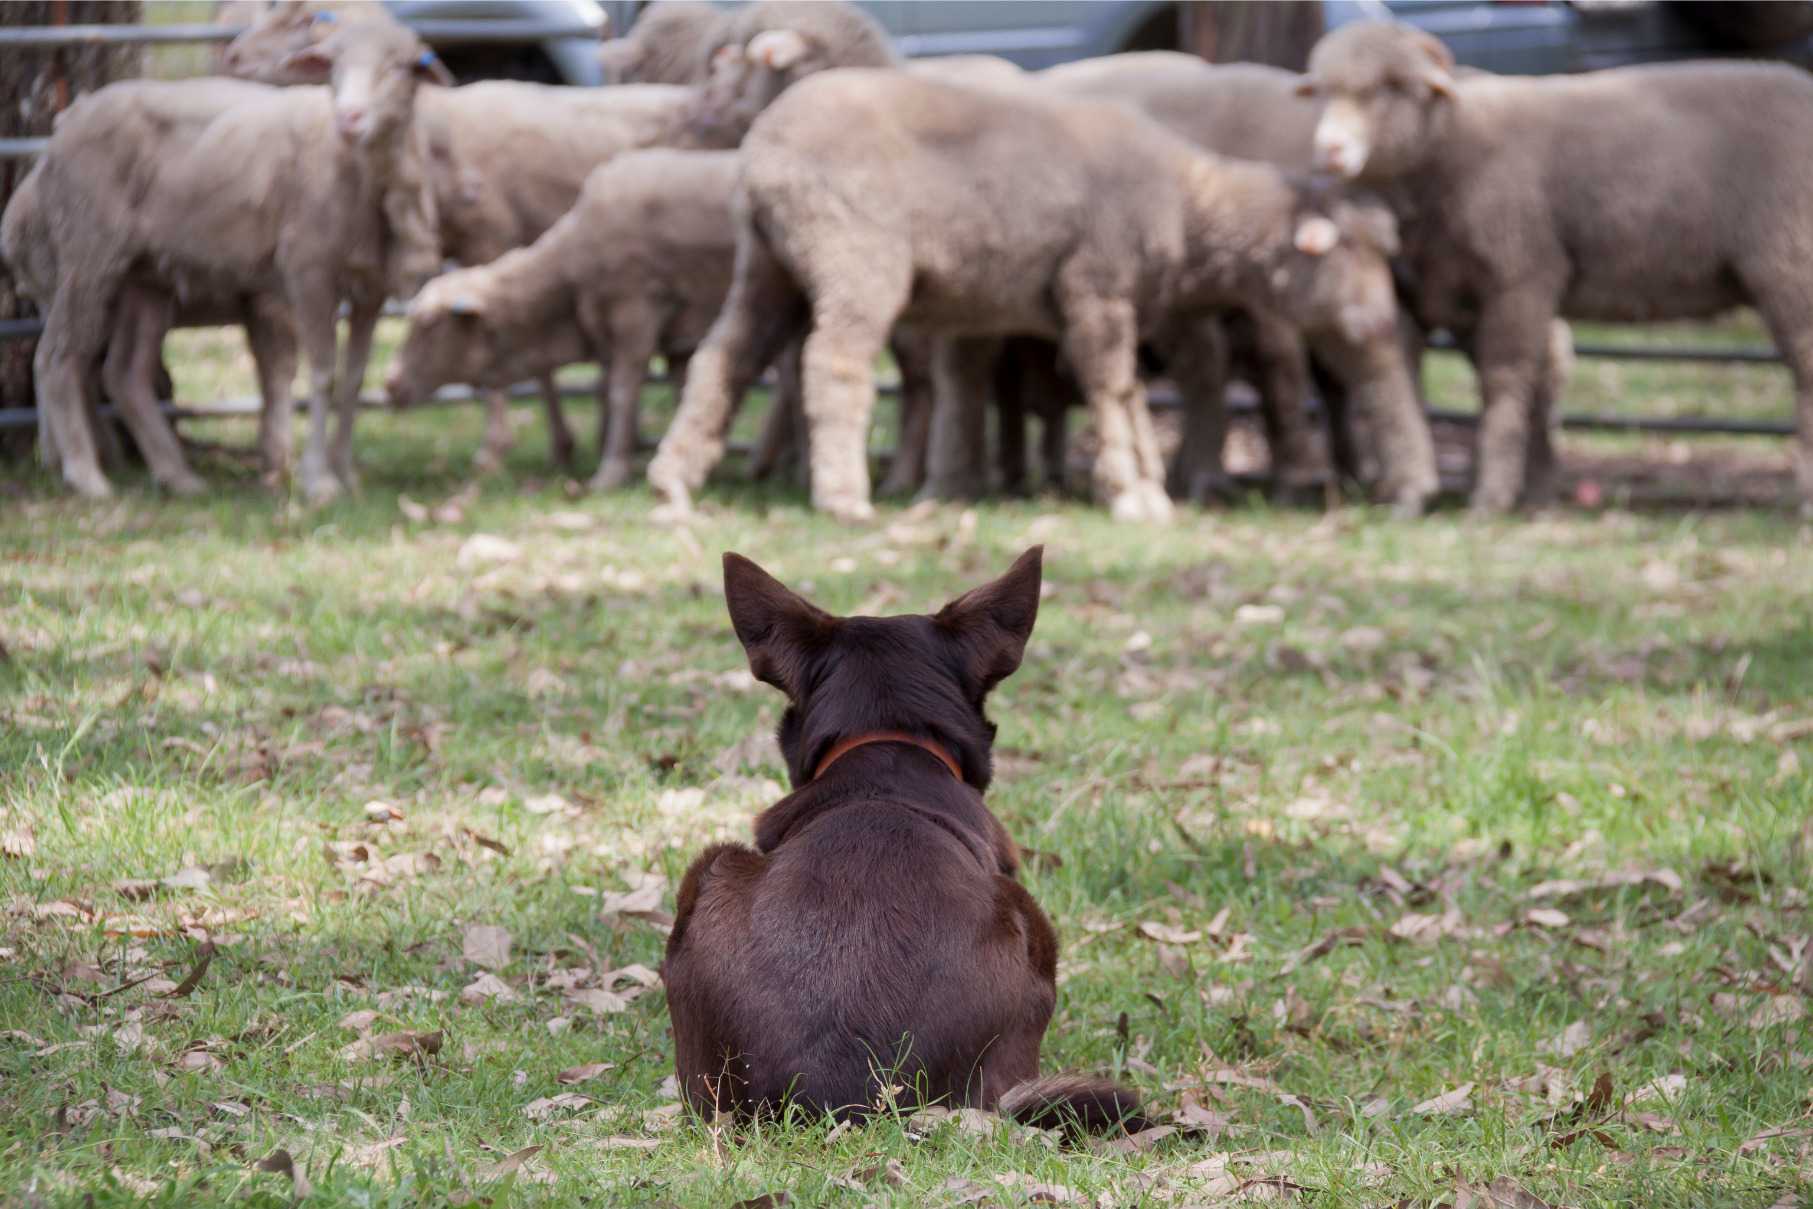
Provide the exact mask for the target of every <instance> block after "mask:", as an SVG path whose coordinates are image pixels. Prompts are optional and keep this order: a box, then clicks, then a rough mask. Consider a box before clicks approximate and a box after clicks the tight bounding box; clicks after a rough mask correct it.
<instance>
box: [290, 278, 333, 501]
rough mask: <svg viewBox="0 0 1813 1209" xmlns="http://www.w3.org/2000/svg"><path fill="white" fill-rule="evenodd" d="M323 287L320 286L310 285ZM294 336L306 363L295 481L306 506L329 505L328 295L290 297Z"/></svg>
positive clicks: (330, 397) (330, 364) (330, 351)
mask: <svg viewBox="0 0 1813 1209" xmlns="http://www.w3.org/2000/svg"><path fill="white" fill-rule="evenodd" d="M313 284H324V283H313ZM289 301H290V310H291V313H292V314H294V315H295V317H296V334H297V336H298V337H299V338H300V339H301V343H302V355H303V357H304V358H306V359H307V361H308V434H307V436H306V437H305V438H304V439H303V444H302V461H301V465H300V474H299V476H298V477H299V480H300V485H301V487H302V492H303V494H304V495H305V496H307V497H308V501H309V503H310V504H314V505H320V504H326V503H329V502H331V501H332V500H333V499H334V498H335V497H336V496H338V495H339V494H340V484H339V483H338V482H337V481H336V480H335V478H334V476H333V472H332V471H331V470H329V468H328V452H327V417H328V412H329V411H330V410H331V409H332V408H333V405H334V356H335V352H336V350H337V346H338V344H339V335H338V332H337V330H336V329H337V327H338V324H337V323H336V322H335V320H334V312H335V310H336V309H338V308H337V306H336V304H335V301H334V295H333V293H332V292H331V291H329V290H325V289H320V290H315V289H302V290H297V291H296V292H295V293H293V294H292V295H291V297H290V300H289Z"/></svg>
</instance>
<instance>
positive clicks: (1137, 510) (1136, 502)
mask: <svg viewBox="0 0 1813 1209" xmlns="http://www.w3.org/2000/svg"><path fill="white" fill-rule="evenodd" d="M1108 513H1109V515H1111V516H1112V517H1114V519H1115V520H1117V521H1150V522H1152V523H1154V524H1160V525H1162V524H1165V523H1166V522H1168V521H1169V520H1170V519H1171V517H1172V514H1173V508H1172V506H1171V497H1170V496H1168V495H1166V494H1165V489H1164V487H1163V486H1162V485H1160V484H1158V483H1154V482H1140V483H1135V484H1134V485H1133V486H1132V487H1129V488H1128V489H1127V490H1125V491H1123V492H1121V493H1120V494H1119V495H1117V496H1115V497H1114V499H1113V500H1112V501H1110V502H1109V504H1108Z"/></svg>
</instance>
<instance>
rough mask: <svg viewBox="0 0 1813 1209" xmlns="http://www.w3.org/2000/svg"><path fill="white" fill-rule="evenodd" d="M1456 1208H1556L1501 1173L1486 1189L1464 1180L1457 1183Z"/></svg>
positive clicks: (1455, 1190)
mask: <svg viewBox="0 0 1813 1209" xmlns="http://www.w3.org/2000/svg"><path fill="white" fill-rule="evenodd" d="M1454 1209H1554V1206H1552V1205H1550V1204H1549V1203H1548V1202H1547V1201H1545V1200H1543V1199H1542V1198H1541V1197H1539V1196H1537V1195H1536V1194H1534V1193H1532V1192H1527V1191H1525V1190H1524V1189H1523V1188H1522V1187H1520V1186H1519V1185H1518V1183H1517V1181H1516V1180H1513V1179H1512V1178H1511V1177H1510V1176H1506V1175H1501V1176H1499V1177H1498V1178H1497V1179H1495V1180H1493V1181H1492V1184H1491V1186H1490V1187H1488V1188H1484V1189H1479V1188H1472V1187H1469V1186H1468V1185H1467V1183H1466V1181H1464V1180H1463V1181H1460V1182H1459V1183H1457V1184H1455V1186H1454Z"/></svg>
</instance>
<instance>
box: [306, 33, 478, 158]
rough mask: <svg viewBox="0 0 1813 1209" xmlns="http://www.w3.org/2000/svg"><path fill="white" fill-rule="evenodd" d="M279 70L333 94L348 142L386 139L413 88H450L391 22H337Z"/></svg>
mask: <svg viewBox="0 0 1813 1209" xmlns="http://www.w3.org/2000/svg"><path fill="white" fill-rule="evenodd" d="M283 68H284V70H286V71H288V72H290V73H291V74H293V75H295V76H296V77H297V78H299V79H301V80H302V81H304V82H306V83H316V84H321V83H324V84H327V85H328V86H329V87H330V88H331V89H332V90H333V107H334V128H335V129H336V130H337V131H339V133H340V137H341V138H343V139H345V140H346V141H347V142H349V143H363V142H369V141H370V140H372V139H374V138H381V137H384V136H387V135H389V134H390V133H391V132H393V131H395V130H396V129H397V128H398V127H399V126H400V125H402V124H403V123H404V122H407V121H408V120H409V117H410V114H411V112H412V110H413V108H414V105H415V90H416V85H417V84H419V83H422V82H423V81H428V82H432V83H436V84H451V83H453V77H452V75H451V74H450V73H449V72H448V71H447V68H446V67H445V66H444V65H443V64H442V63H441V61H440V60H439V59H438V58H436V57H435V54H434V52H433V51H431V50H429V49H428V48H427V47H426V46H424V45H423V44H422V40H421V39H420V38H418V37H416V36H415V34H414V33H413V32H411V31H410V30H409V29H407V28H405V27H404V26H401V25H398V24H396V23H395V22H393V21H389V20H385V21H354V22H350V23H347V24H338V23H336V25H335V27H334V29H333V32H331V33H330V34H328V36H327V37H326V38H324V39H323V40H321V41H320V42H317V43H315V44H314V45H312V46H309V47H307V48H305V49H303V50H299V51H297V52H296V53H294V54H292V55H290V56H289V57H288V58H286V59H284V60H283Z"/></svg>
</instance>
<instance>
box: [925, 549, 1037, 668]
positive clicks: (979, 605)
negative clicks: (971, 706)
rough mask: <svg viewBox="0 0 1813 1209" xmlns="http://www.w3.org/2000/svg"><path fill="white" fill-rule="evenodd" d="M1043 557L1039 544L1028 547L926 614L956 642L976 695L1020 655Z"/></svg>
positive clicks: (1034, 605) (1029, 627) (1034, 604)
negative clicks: (1003, 569)
mask: <svg viewBox="0 0 1813 1209" xmlns="http://www.w3.org/2000/svg"><path fill="white" fill-rule="evenodd" d="M1044 561H1045V547H1044V546H1034V547H1033V548H1032V549H1030V550H1028V551H1027V552H1026V553H1024V554H1022V555H1020V557H1019V558H1017V559H1015V560H1014V565H1013V566H1011V567H1009V568H1008V569H1007V574H1005V575H1003V576H1002V577H1001V578H999V579H996V580H992V581H991V582H989V583H985V584H983V585H982V586H981V587H979V588H976V589H974V590H972V591H969V592H965V593H964V594H963V595H962V596H959V597H958V598H957V599H955V600H953V601H951V602H950V603H949V604H947V605H945V606H944V607H943V608H942V609H940V610H938V612H937V614H936V615H935V616H933V618H932V621H933V622H934V623H936V624H937V625H938V627H939V628H940V629H942V630H944V631H945V633H947V634H949V635H950V636H951V637H952V638H954V639H955V640H956V641H957V643H958V645H959V647H960V648H961V650H962V652H963V661H964V665H965V668H964V670H965V672H966V673H967V674H968V675H969V677H970V678H971V680H972V683H973V685H974V687H975V690H976V692H977V695H978V696H986V695H987V694H988V692H989V690H991V689H993V688H994V687H995V685H997V684H999V683H1001V681H1003V680H1005V679H1006V678H1007V677H1008V676H1010V675H1012V674H1013V672H1014V669H1015V668H1017V667H1019V666H1020V660H1021V658H1022V657H1023V656H1024V655H1025V654H1026V642H1027V640H1028V639H1029V638H1031V637H1032V627H1033V623H1034V622H1036V621H1037V620H1038V619H1039V585H1040V582H1041V579H1042V574H1043V567H1044Z"/></svg>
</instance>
